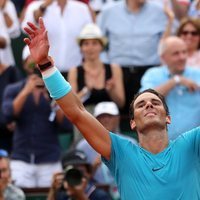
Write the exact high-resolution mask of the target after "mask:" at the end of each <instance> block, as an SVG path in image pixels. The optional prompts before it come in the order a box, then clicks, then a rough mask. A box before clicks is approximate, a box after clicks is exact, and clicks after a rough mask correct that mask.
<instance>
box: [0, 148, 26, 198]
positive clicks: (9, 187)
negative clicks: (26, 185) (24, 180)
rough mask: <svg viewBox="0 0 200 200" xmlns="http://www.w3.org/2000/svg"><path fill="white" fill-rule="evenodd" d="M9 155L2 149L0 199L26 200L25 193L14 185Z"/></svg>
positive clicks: (0, 152) (0, 158)
mask: <svg viewBox="0 0 200 200" xmlns="http://www.w3.org/2000/svg"><path fill="white" fill-rule="evenodd" d="M11 179H12V178H11V171H10V161H9V157H8V153H7V152H6V151H5V150H3V149H0V199H1V200H25V195H24V193H23V191H22V190H21V189H19V188H17V187H16V186H14V185H13V184H12V180H11Z"/></svg>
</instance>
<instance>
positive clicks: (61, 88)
mask: <svg viewBox="0 0 200 200" xmlns="http://www.w3.org/2000/svg"><path fill="white" fill-rule="evenodd" d="M43 80H44V83H45V86H46V88H47V90H48V91H49V93H50V96H51V97H52V98H53V99H55V100H57V99H60V98H62V97H63V96H65V95H66V94H68V93H69V92H70V91H71V85H70V84H69V83H68V82H67V81H66V80H65V79H64V77H63V76H62V75H61V73H60V72H59V71H58V70H57V69H56V71H54V72H53V73H52V74H51V75H50V76H48V77H43Z"/></svg>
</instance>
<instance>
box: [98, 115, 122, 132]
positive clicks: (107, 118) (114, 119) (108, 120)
mask: <svg viewBox="0 0 200 200" xmlns="http://www.w3.org/2000/svg"><path fill="white" fill-rule="evenodd" d="M97 120H98V121H99V122H100V123H101V124H102V125H103V126H104V127H105V128H106V129H107V130H109V131H112V132H116V131H117V129H118V128H119V127H118V126H119V116H114V115H109V114H102V115H99V116H98V117H97Z"/></svg>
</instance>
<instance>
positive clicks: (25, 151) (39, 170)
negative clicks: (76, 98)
mask: <svg viewBox="0 0 200 200" xmlns="http://www.w3.org/2000/svg"><path fill="white" fill-rule="evenodd" d="M23 61H24V66H23V67H24V70H25V71H26V73H27V78H26V79H25V80H22V81H20V82H17V83H15V84H12V85H9V86H8V87H6V89H5V92H4V98H3V103H2V104H3V105H2V111H3V113H4V115H5V118H6V120H7V121H8V122H9V121H12V120H15V122H16V129H15V131H14V140H13V151H12V155H11V158H12V160H11V170H12V176H13V180H14V181H15V184H16V185H17V186H20V187H26V188H30V187H49V186H50V184H51V178H52V174H53V173H55V172H56V171H60V170H61V163H60V153H61V149H60V145H59V141H58V134H57V127H58V126H59V124H61V123H62V122H63V119H64V115H63V113H62V111H61V110H60V109H59V107H57V106H56V104H55V103H54V101H52V99H51V98H50V97H49V94H48V92H47V91H46V89H45V88H44V83H43V81H42V79H41V78H40V77H39V75H38V73H36V72H37V71H35V63H34V60H33V59H32V57H31V56H30V54H29V49H28V47H27V46H26V47H25V48H24V50H23Z"/></svg>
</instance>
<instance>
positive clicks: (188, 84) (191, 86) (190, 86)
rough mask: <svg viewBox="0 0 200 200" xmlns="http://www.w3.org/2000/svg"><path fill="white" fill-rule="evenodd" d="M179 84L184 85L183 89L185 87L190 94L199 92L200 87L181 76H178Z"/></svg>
mask: <svg viewBox="0 0 200 200" xmlns="http://www.w3.org/2000/svg"><path fill="white" fill-rule="evenodd" d="M180 84H181V85H184V86H185V87H187V89H188V90H189V91H190V92H195V91H196V90H199V89H200V87H199V85H198V84H197V83H195V82H194V81H192V80H190V79H187V78H185V77H183V76H180Z"/></svg>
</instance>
